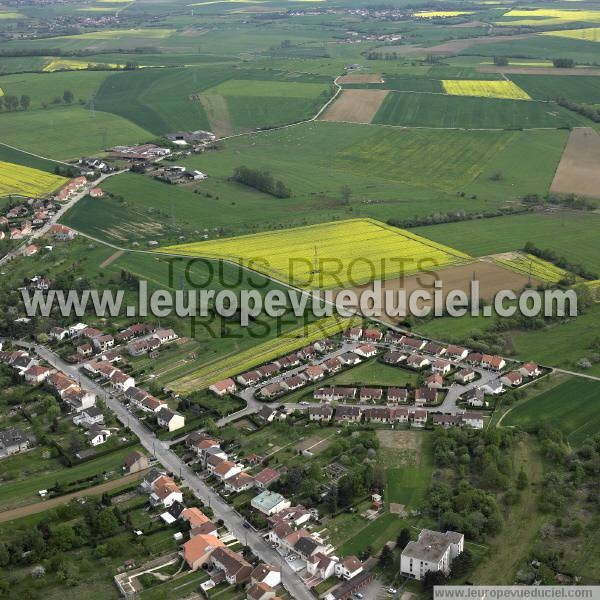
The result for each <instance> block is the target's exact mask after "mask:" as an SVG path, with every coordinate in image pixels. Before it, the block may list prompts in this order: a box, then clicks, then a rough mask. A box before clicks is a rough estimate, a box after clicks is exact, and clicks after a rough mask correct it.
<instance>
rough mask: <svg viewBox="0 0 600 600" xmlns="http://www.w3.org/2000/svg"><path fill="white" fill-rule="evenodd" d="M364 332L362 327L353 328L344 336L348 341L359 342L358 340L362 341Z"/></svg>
mask: <svg viewBox="0 0 600 600" xmlns="http://www.w3.org/2000/svg"><path fill="white" fill-rule="evenodd" d="M362 332H363V330H362V327H351V328H350V329H346V331H344V334H343V335H344V337H345V338H346V339H349V340H354V341H355V342H358V340H360V338H361V337H362Z"/></svg>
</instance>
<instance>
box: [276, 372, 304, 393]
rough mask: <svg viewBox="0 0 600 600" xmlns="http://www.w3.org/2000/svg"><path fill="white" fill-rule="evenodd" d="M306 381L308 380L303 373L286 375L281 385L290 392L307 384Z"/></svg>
mask: <svg viewBox="0 0 600 600" xmlns="http://www.w3.org/2000/svg"><path fill="white" fill-rule="evenodd" d="M306 383H307V381H306V379H305V378H304V376H302V375H292V376H291V377H285V378H284V379H282V380H281V386H282V387H283V388H284V389H286V390H288V391H290V392H293V391H294V390H298V389H300V388H301V387H303V386H305V385H306Z"/></svg>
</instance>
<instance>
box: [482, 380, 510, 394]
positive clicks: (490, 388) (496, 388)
mask: <svg viewBox="0 0 600 600" xmlns="http://www.w3.org/2000/svg"><path fill="white" fill-rule="evenodd" d="M481 388H482V389H483V391H484V392H485V393H486V394H492V395H493V396H497V395H498V394H501V393H502V392H503V391H504V384H503V383H502V381H500V379H495V380H494V381H488V382H487V383H486V384H484V385H482V386H481Z"/></svg>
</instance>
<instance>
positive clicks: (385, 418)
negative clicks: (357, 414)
mask: <svg viewBox="0 0 600 600" xmlns="http://www.w3.org/2000/svg"><path fill="white" fill-rule="evenodd" d="M364 415H365V420H366V421H373V422H375V423H388V422H389V420H390V410H389V408H386V407H384V406H382V407H377V408H367V409H365V411H364Z"/></svg>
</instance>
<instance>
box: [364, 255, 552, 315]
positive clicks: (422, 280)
mask: <svg viewBox="0 0 600 600" xmlns="http://www.w3.org/2000/svg"><path fill="white" fill-rule="evenodd" d="M432 271H433V270H432ZM438 279H439V280H440V281H441V282H442V284H443V287H442V298H443V299H444V300H445V298H446V296H447V294H448V292H450V291H452V290H463V291H464V292H466V293H467V296H469V294H470V283H471V281H472V280H473V279H474V280H477V281H478V282H479V295H480V297H481V298H482V299H484V300H487V301H489V300H492V299H493V297H494V296H495V294H496V293H497V292H499V291H500V290H506V289H509V290H514V291H520V290H522V289H523V288H524V287H525V286H526V285H527V283H528V281H529V279H528V278H527V277H525V276H524V275H521V274H519V273H515V272H514V271H509V270H508V269H505V268H503V267H501V266H500V265H497V264H495V263H492V262H488V261H484V260H479V261H474V262H472V263H468V264H465V265H459V266H457V267H448V268H446V269H440V270H438V271H435V272H431V273H419V274H418V275H412V276H410V277H399V278H395V279H387V280H385V281H382V282H381V297H382V301H381V305H382V306H385V305H384V301H383V300H384V298H383V297H384V294H385V292H386V290H391V291H394V292H395V291H398V290H406V295H407V297H409V296H410V294H411V293H412V292H414V291H416V290H426V291H428V292H429V293H430V294H431V295H432V297H433V293H434V289H435V288H434V284H435V281H436V280H438ZM531 283H532V285H534V286H535V285H538V284H539V283H540V282H539V281H538V280H537V279H532V280H531ZM353 289H354V290H355V291H356V292H357V293H358V294H360V292H361V291H364V290H366V289H372V285H370V284H368V285H362V286H357V287H355V288H353ZM423 305H424V306H432V305H433V300H431V301H429V302H423ZM381 318H382V320H384V321H387V322H389V323H396V322H397V320H398V317H388V316H386V315H385V314H383V315H382V317H381Z"/></svg>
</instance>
